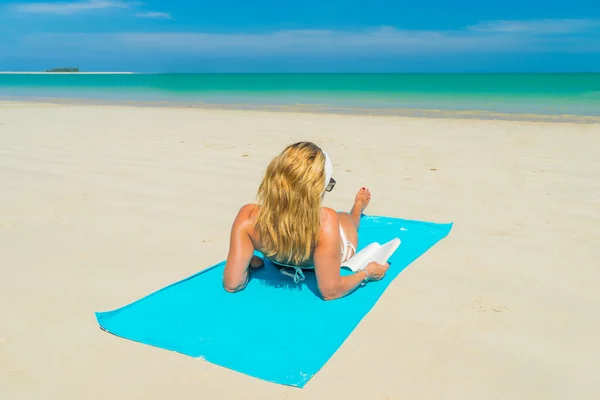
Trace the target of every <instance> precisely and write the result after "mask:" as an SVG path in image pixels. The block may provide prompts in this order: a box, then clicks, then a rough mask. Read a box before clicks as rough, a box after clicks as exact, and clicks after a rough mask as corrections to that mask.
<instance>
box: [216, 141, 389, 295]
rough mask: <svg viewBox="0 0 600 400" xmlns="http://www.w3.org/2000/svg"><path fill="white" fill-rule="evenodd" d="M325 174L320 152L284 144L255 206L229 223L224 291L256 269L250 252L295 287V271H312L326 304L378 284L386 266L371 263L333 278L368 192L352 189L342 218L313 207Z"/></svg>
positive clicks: (352, 246) (326, 163)
mask: <svg viewBox="0 0 600 400" xmlns="http://www.w3.org/2000/svg"><path fill="white" fill-rule="evenodd" d="M332 170H333V165H332V163H331V160H330V159H329V156H328V155H327V153H325V152H324V151H323V150H321V149H320V148H319V147H318V146H317V145H315V144H314V143H310V142H300V143H296V144H293V145H291V146H288V147H286V148H285V149H284V150H283V152H282V153H281V154H280V155H278V156H277V157H275V158H274V159H273V160H272V161H271V163H270V164H269V166H268V167H267V171H266V174H265V176H264V178H263V181H262V183H261V184H260V187H259V189H258V199H259V202H260V204H247V205H245V206H243V207H242V208H241V209H240V211H239V213H238V215H237V217H236V218H235V221H234V222H233V227H232V229H231V237H230V247H229V254H228V256H227V262H226V265H225V271H224V274H223V285H224V287H225V290H227V291H229V292H237V291H240V290H242V289H244V288H245V287H246V284H247V283H248V278H249V275H250V271H251V270H252V269H253V268H260V267H261V266H262V265H263V261H262V260H261V259H260V258H259V257H256V256H254V250H258V251H259V252H261V253H262V254H264V256H265V257H267V258H268V259H269V260H271V262H273V263H274V264H276V265H278V266H280V267H282V272H283V273H286V274H289V275H290V276H291V277H292V278H293V279H294V281H295V282H299V281H301V280H303V279H304V273H303V272H302V270H303V269H313V268H314V272H315V276H316V280H317V286H318V289H319V291H320V293H321V296H322V297H323V298H324V299H326V300H333V299H337V298H340V297H343V296H345V295H347V294H349V293H351V292H352V291H354V290H355V289H356V288H357V287H359V286H361V285H363V284H365V283H366V282H368V281H369V280H379V279H381V278H383V276H384V275H385V273H386V271H387V269H388V268H389V265H388V264H387V263H386V264H377V263H375V262H372V263H370V264H368V265H367V266H366V268H364V269H362V270H360V271H358V272H357V273H355V274H351V275H345V276H342V275H341V270H340V266H341V264H342V263H343V262H344V261H346V260H348V259H349V258H350V257H352V256H353V255H354V253H356V246H357V243H358V228H359V224H360V217H361V214H362V212H363V211H364V209H365V207H367V205H368V204H369V201H370V200H371V193H370V192H369V190H368V189H365V188H362V189H360V190H359V191H358V193H357V194H356V198H355V199H354V205H353V206H352V209H351V210H350V213H345V212H340V213H338V212H336V211H334V210H332V209H330V208H326V207H321V202H322V200H323V197H324V195H325V193H326V192H330V191H331V190H332V189H333V187H334V186H335V180H334V179H333V177H332V176H331V175H332ZM286 270H292V271H294V270H295V274H291V273H289V272H287V271H286Z"/></svg>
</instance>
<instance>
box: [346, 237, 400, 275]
mask: <svg viewBox="0 0 600 400" xmlns="http://www.w3.org/2000/svg"><path fill="white" fill-rule="evenodd" d="M398 246H400V239H398V238H395V239H392V240H390V241H389V242H387V243H385V244H379V243H377V242H374V243H371V244H369V245H368V246H366V247H365V248H364V249H362V250H361V251H359V252H358V253H356V254H355V255H354V256H352V257H350V259H349V260H348V261H346V262H343V263H342V268H348V269H350V270H351V271H352V272H358V271H360V270H361V269H364V268H365V267H366V266H367V265H369V263H371V262H373V261H375V262H376V263H378V264H384V263H386V262H387V261H388V260H389V258H390V257H391V256H392V254H394V252H395V251H396V249H397V248H398Z"/></svg>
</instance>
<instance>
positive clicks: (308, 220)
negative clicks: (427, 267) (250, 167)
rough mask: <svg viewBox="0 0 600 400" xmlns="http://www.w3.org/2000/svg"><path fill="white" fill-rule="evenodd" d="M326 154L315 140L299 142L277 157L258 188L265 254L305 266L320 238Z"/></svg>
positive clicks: (258, 224) (259, 223) (258, 225)
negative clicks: (312, 141) (313, 141)
mask: <svg viewBox="0 0 600 400" xmlns="http://www.w3.org/2000/svg"><path fill="white" fill-rule="evenodd" d="M324 182H325V155H324V153H323V151H322V150H321V149H320V148H319V147H318V146H317V145H316V144H314V143H311V142H299V143H295V144H292V145H290V146H288V147H286V148H285V149H284V150H283V151H282V152H281V154H279V155H278V156H277V157H275V158H274V159H273V160H272V161H271V163H270V164H269V166H268V167H267V171H266V173H265V176H264V178H263V180H262V182H261V184H260V186H259V188H258V200H259V203H260V205H261V208H260V211H259V213H258V216H257V219H256V225H255V229H256V232H257V233H258V236H259V238H260V242H261V247H262V249H261V251H262V253H263V254H264V255H265V256H266V257H268V258H271V259H274V260H275V261H278V262H281V263H286V264H292V265H302V264H303V263H305V262H307V261H308V260H310V258H311V256H312V252H313V250H314V248H315V247H316V244H317V241H318V240H319V230H320V226H321V201H322V198H323V191H324Z"/></svg>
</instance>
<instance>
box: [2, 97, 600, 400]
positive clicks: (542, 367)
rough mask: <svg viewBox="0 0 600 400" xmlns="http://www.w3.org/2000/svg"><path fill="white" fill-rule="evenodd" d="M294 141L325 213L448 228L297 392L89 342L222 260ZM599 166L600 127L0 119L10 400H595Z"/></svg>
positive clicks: (300, 117) (157, 352)
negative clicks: (305, 155)
mask: <svg viewBox="0 0 600 400" xmlns="http://www.w3.org/2000/svg"><path fill="white" fill-rule="evenodd" d="M298 140H314V141H317V142H318V143H319V144H320V145H322V146H324V147H325V148H326V149H327V151H328V152H329V154H330V155H331V156H332V158H333V160H334V164H335V165H336V166H335V178H336V180H337V182H338V185H337V186H336V188H335V190H334V191H333V192H332V193H331V194H330V195H328V196H327V198H326V204H327V205H328V206H331V207H334V208H348V207H349V206H350V205H351V199H352V198H353V197H354V193H355V192H356V190H357V189H358V188H359V187H361V186H368V187H370V188H371V190H372V192H373V201H372V203H371V205H370V207H369V209H368V213H371V214H379V215H389V216H394V217H402V218H410V219H422V220H431V221H437V222H449V221H453V222H454V223H455V226H454V229H453V231H452V233H451V234H450V236H449V237H448V238H446V239H445V240H443V241H442V242H440V243H439V244H438V245H436V246H435V247H434V248H433V249H432V250H430V251H429V252H428V253H426V254H425V255H424V256H423V257H421V258H420V259H418V260H417V261H416V262H415V263H414V264H412V265H411V266H410V267H409V268H407V269H406V270H405V271H404V272H402V274H401V275H400V276H399V277H398V278H397V279H396V280H395V281H394V282H393V283H392V284H391V285H390V287H389V288H388V290H387V291H386V292H385V294H384V295H383V296H382V298H381V300H380V301H379V303H378V304H377V305H376V307H375V308H374V309H373V310H372V311H371V312H370V313H369V314H368V315H367V317H366V318H365V319H364V320H363V321H362V322H361V324H360V325H359V326H358V327H357V329H356V330H355V331H354V332H353V333H352V335H351V336H350V337H349V338H348V340H347V341H346V342H345V343H344V345H343V346H342V347H341V348H340V350H339V351H338V352H337V353H336V354H335V355H334V356H333V358H332V359H331V360H330V361H329V362H328V363H327V364H326V365H325V367H324V368H323V370H321V372H319V373H318V374H317V375H316V376H315V377H314V378H313V379H312V380H311V381H310V382H309V384H308V385H307V386H306V388H305V389H303V390H300V389H294V388H288V387H284V386H279V385H275V384H271V383H267V382H263V381H260V380H258V379H254V378H250V377H247V376H244V375H241V374H238V373H236V372H232V371H229V370H227V369H224V368H221V367H218V366H215V365H213V364H210V363H207V362H203V361H201V360H197V359H193V358H190V357H186V356H183V355H179V354H176V353H171V352H168V351H164V350H161V349H157V348H153V347H150V346H145V345H142V344H138V343H134V342H129V341H127V340H124V339H121V338H117V337H115V336H112V335H109V334H107V333H104V332H102V331H101V330H100V329H99V328H98V326H97V324H96V321H95V318H94V314H93V313H94V311H103V310H109V309H113V308H117V307H120V306H122V305H125V304H127V303H129V302H131V301H133V300H136V299H138V298H139V297H142V296H144V295H146V294H148V293H150V292H153V291H155V290H157V289H159V288H161V287H163V286H165V285H167V284H169V283H172V282H174V281H177V280H179V279H181V278H184V277H186V276H188V275H190V274H192V273H194V272H196V271H198V270H200V269H203V268H205V267H207V266H209V265H212V264H214V263H216V262H218V261H221V260H222V259H223V258H224V257H225V255H226V252H227V245H228V233H229V228H230V224H231V222H232V219H233V217H234V216H235V213H236V212H237V210H238V208H239V207H240V206H241V205H242V204H244V203H246V202H250V201H253V199H254V194H255V190H256V188H257V186H258V183H259V180H260V178H261V175H262V173H263V171H264V168H265V166H266V164H267V163H268V161H269V160H270V158H271V157H272V156H274V155H275V154H276V153H277V152H278V151H280V150H281V149H282V148H283V147H284V146H285V145H287V144H289V143H291V142H294V141H298ZM599 154H600V125H574V124H541V123H524V122H500V121H474V120H448V119H432V120H427V119H409V118H386V117H366V116H362V117H352V116H334V115H310V114H286V113H267V112H241V111H213V110H211V111H205V110H194V109H161V108H133V107H117V106H114V107H101V106H57V105H49V104H26V103H2V104H0V191H1V192H0V273H1V278H0V398H2V399H7V400H8V399H10V400H16V399H108V398H110V399H142V398H143V399H147V400H152V399H166V398H169V399H177V400H183V399H221V398H227V399H229V398H240V399H241V398H244V399H248V398H249V399H270V398H280V397H282V396H285V398H287V399H321V398H323V399H400V398H402V399H461V400H464V399H476V400H481V399H485V400H490V399H511V400H514V399H528V400H530V399H597V398H600V386H599V385H598V379H599V378H598V377H599V376H600V360H599V358H600V357H599V356H600V344H599V338H600V311H599V310H600V299H599V298H600V295H599V293H600V268H599V267H600V245H599V244H600V241H599V239H600V157H599ZM243 336H244V334H243V332H240V340H244V337H243ZM307 345H309V344H307Z"/></svg>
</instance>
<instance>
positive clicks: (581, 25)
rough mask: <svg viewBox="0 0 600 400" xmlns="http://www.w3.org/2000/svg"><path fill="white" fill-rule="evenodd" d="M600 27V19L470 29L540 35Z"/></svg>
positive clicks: (504, 22) (481, 25) (503, 22)
mask: <svg viewBox="0 0 600 400" xmlns="http://www.w3.org/2000/svg"><path fill="white" fill-rule="evenodd" d="M598 27H600V20H598V19H538V20H525V21H519V20H512V21H511V20H500V21H482V22H479V23H477V24H475V25H473V26H470V27H469V28H468V29H469V30H471V31H474V32H487V33H531V34H538V35H552V34H567V33H578V32H588V31H590V30H594V29H595V28H598Z"/></svg>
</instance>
